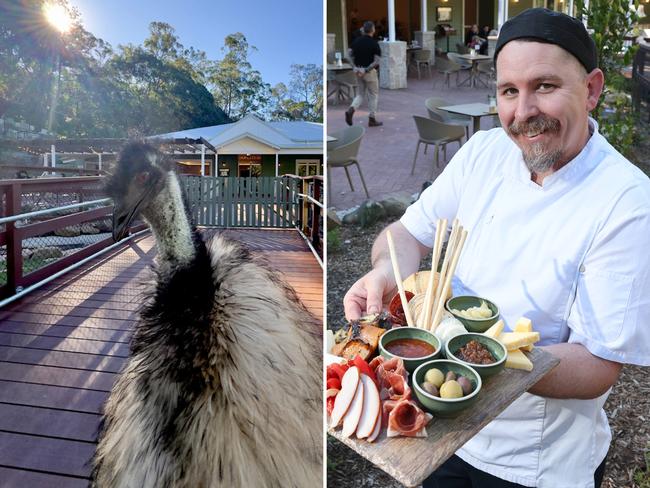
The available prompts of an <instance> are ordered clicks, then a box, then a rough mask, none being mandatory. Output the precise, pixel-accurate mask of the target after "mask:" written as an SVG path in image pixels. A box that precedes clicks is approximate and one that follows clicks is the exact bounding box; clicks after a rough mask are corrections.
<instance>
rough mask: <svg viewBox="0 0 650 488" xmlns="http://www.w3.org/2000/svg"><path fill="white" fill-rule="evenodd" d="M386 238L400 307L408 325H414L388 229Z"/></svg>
mask: <svg viewBox="0 0 650 488" xmlns="http://www.w3.org/2000/svg"><path fill="white" fill-rule="evenodd" d="M386 240H387V241H388V252H389V253H390V261H391V263H392V264H393V273H394V274H395V282H396V283H397V289H398V290H399V297H400V299H401V300H402V308H403V309H404V315H405V316H406V323H407V324H408V326H409V327H414V324H413V317H412V316H411V310H410V309H409V304H408V300H407V299H406V292H405V291H404V283H402V277H401V276H400V273H399V266H398V264H397V254H396V253H395V244H393V236H392V235H391V233H390V231H386Z"/></svg>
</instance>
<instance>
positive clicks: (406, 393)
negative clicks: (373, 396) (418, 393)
mask: <svg viewBox="0 0 650 488" xmlns="http://www.w3.org/2000/svg"><path fill="white" fill-rule="evenodd" d="M370 367H371V368H374V372H375V377H376V378H377V385H378V386H379V397H380V398H381V399H382V400H402V399H409V398H411V388H410V387H409V385H408V372H407V371H406V368H405V367H404V361H403V360H402V359H401V358H392V359H389V360H386V359H384V358H383V357H382V356H378V357H376V358H375V359H373V360H372V361H371V362H370Z"/></svg>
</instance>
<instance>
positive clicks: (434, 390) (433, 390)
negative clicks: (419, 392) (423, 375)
mask: <svg viewBox="0 0 650 488" xmlns="http://www.w3.org/2000/svg"><path fill="white" fill-rule="evenodd" d="M422 388H424V391H426V392H427V393H428V394H429V395H433V396H436V397H437V396H440V393H439V392H438V387H437V386H436V385H434V384H433V383H429V382H428V381H425V382H424V383H422Z"/></svg>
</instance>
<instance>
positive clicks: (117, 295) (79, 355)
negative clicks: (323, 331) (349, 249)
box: [0, 229, 323, 488]
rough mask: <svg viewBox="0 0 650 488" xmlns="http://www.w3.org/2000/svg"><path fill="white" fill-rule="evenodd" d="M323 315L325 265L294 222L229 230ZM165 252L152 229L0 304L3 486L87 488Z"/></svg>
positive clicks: (0, 462)
mask: <svg viewBox="0 0 650 488" xmlns="http://www.w3.org/2000/svg"><path fill="white" fill-rule="evenodd" d="M225 232H226V233H227V234H228V235H229V236H231V237H232V238H235V239H238V240H241V241H244V242H246V243H247V244H248V245H249V247H250V248H251V250H252V251H253V252H254V253H255V254H262V255H263V256H264V257H265V258H268V262H269V263H270V264H271V266H273V267H274V268H275V269H277V270H279V271H281V272H282V273H283V275H284V277H285V279H286V281H287V282H289V283H290V284H291V285H292V286H293V287H294V288H295V289H296V291H297V292H298V295H299V296H300V298H301V299H302V300H303V303H304V304H305V305H306V306H307V307H308V308H309V309H310V310H311V311H312V312H313V313H314V314H315V315H316V316H317V317H320V318H322V317H323V282H322V270H321V268H320V266H319V264H318V263H317V261H316V259H315V258H314V256H313V255H312V253H311V252H310V251H309V248H308V247H307V245H306V244H305V242H304V241H303V240H302V238H301V237H300V235H299V234H298V233H297V232H296V231H294V230H243V229H242V230H239V229H237V230H228V231H225ZM154 255H155V247H154V241H153V238H152V237H151V236H144V237H141V238H138V239H136V240H134V241H132V242H130V243H128V244H126V245H124V246H122V247H120V248H119V249H117V250H115V251H112V252H110V253H108V254H107V255H104V256H101V257H100V258H97V259H95V260H93V261H91V262H89V263H87V264H86V265H85V266H83V267H81V268H79V269H77V270H74V271H72V272H70V273H68V274H66V275H64V276H62V277H60V278H59V279H57V280H54V281H52V282H50V283H48V284H47V285H45V286H44V287H43V288H41V289H39V290H37V291H35V292H33V293H31V294H29V295H27V296H26V297H24V298H23V299H21V300H20V301H18V302H15V303H14V304H12V305H10V306H8V307H7V308H5V309H3V310H0V486H1V487H2V488H9V487H11V488H13V487H16V488H19V487H20V488H23V487H29V488H40V487H44V488H45V487H47V488H53V487H56V488H59V487H66V488H67V487H86V486H88V484H89V483H88V479H89V475H90V471H91V467H90V463H89V461H90V459H91V458H92V456H93V453H94V451H95V444H96V437H97V427H98V425H99V420H100V415H101V411H102V407H103V404H104V402H105V401H106V399H107V397H108V394H109V392H110V389H111V386H112V384H113V382H114V381H115V378H116V376H117V374H118V373H119V371H120V369H121V367H122V365H123V364H124V361H125V359H126V358H127V357H128V351H129V345H128V341H129V336H130V333H131V329H132V327H133V325H134V323H135V320H136V319H137V309H138V307H139V305H140V303H141V301H142V297H143V295H142V292H143V289H144V283H145V282H146V281H147V280H148V279H149V278H150V277H151V272H150V270H149V266H150V265H151V263H152V259H153V257H154Z"/></svg>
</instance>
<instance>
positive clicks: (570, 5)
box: [569, 0, 573, 17]
mask: <svg viewBox="0 0 650 488" xmlns="http://www.w3.org/2000/svg"><path fill="white" fill-rule="evenodd" d="M569 15H570V16H571V17H573V0H569Z"/></svg>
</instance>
